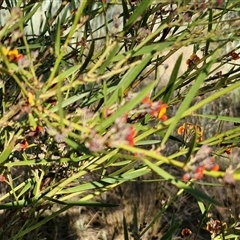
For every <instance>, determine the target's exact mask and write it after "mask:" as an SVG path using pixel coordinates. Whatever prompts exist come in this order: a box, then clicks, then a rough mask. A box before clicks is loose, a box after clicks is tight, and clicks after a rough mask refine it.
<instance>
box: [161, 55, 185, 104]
mask: <svg viewBox="0 0 240 240" xmlns="http://www.w3.org/2000/svg"><path fill="white" fill-rule="evenodd" d="M182 57H183V55H182V54H181V55H180V56H179V57H178V59H177V61H176V63H175V65H174V68H173V70H172V74H171V77H170V79H169V82H168V84H167V86H166V90H165V93H164V97H163V102H164V103H168V102H169V100H170V98H171V96H172V94H173V91H174V89H175V83H176V80H177V77H178V72H179V69H180V66H181V63H182Z"/></svg>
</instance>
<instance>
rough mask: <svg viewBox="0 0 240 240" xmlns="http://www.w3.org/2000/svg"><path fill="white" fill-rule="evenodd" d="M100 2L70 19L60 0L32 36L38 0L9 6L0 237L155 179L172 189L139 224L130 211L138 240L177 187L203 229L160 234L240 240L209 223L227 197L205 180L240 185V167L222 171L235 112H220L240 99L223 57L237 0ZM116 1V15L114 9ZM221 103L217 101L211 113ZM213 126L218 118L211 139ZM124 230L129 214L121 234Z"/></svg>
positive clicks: (233, 143) (21, 233) (21, 234)
mask: <svg viewBox="0 0 240 240" xmlns="http://www.w3.org/2000/svg"><path fill="white" fill-rule="evenodd" d="M25 2H26V1H25ZM94 2H95V1H91V0H89V1H81V3H80V5H79V6H75V4H74V2H72V5H71V6H72V7H73V9H72V12H71V13H72V14H70V15H69V14H68V13H67V11H68V10H67V8H66V4H67V3H66V2H63V3H62V4H61V5H59V8H58V10H57V11H55V13H52V12H51V11H49V12H47V13H46V22H45V24H44V26H43V27H42V28H41V31H40V33H39V34H38V35H35V34H34V35H33V36H29V32H27V31H24V29H25V26H26V25H27V24H30V22H31V18H32V17H33V16H34V13H35V12H36V11H37V9H38V8H39V7H41V5H42V4H43V3H37V4H34V3H32V2H31V1H29V2H27V3H22V1H12V2H10V1H5V3H6V9H5V10H6V11H9V12H10V13H11V14H10V18H9V19H8V21H6V23H5V25H4V26H2V28H1V30H0V39H1V44H0V52H1V66H0V69H1V94H0V96H1V118H0V126H1V130H0V134H1V138H0V139H1V141H0V148H1V154H0V164H1V182H2V183H1V186H2V196H1V198H0V200H1V205H0V207H1V209H5V210H4V211H6V212H5V216H6V217H3V220H2V222H1V226H2V227H4V229H5V230H4V233H2V236H1V238H2V239H4V238H6V239H25V238H26V237H28V238H30V237H31V238H34V239H37V236H38V231H37V230H38V229H39V228H40V227H41V226H43V225H44V224H46V223H47V222H48V221H50V220H52V219H57V217H58V216H60V214H61V213H63V212H65V211H66V210H68V209H70V208H71V207H73V206H87V207H99V208H103V207H115V206H116V204H115V203H114V204H113V203H111V202H109V201H100V198H99V197H98V196H101V195H103V194H104V193H107V192H110V191H111V190H112V189H114V188H116V187H118V186H120V185H122V184H124V183H126V182H130V181H135V180H137V179H142V180H143V181H144V180H146V179H145V176H147V175H148V174H149V173H151V172H154V173H155V176H154V178H155V180H158V181H162V180H165V181H166V182H168V183H170V184H172V185H173V186H175V187H177V189H178V191H177V192H176V194H175V195H174V196H172V198H171V199H170V200H169V201H168V202H167V203H166V204H165V205H164V208H163V209H162V210H161V211H159V213H157V214H156V216H155V217H153V218H152V221H151V222H150V223H148V224H144V227H143V226H141V227H140V229H139V226H138V223H137V208H135V210H134V214H133V215H134V216H133V227H132V228H131V231H132V236H133V238H134V239H140V238H142V237H143V235H144V234H145V233H146V232H147V230H148V229H149V228H151V227H152V226H153V225H154V223H155V222H156V221H157V220H158V219H160V218H161V216H162V215H163V214H164V212H165V211H167V209H168V208H169V207H170V206H171V205H172V204H173V203H174V201H176V199H177V198H178V197H179V196H180V195H181V194H182V193H183V192H186V193H188V194H191V195H193V196H194V197H195V198H196V199H197V201H198V204H199V209H200V211H201V212H202V215H201V218H200V219H199V221H200V222H199V223H198V227H195V228H196V229H194V227H190V226H189V227H188V228H184V229H181V231H180V232H179V228H181V227H180V223H179V221H177V220H174V218H173V219H172V222H171V225H170V226H169V229H168V231H166V232H165V234H164V235H163V236H162V238H161V239H172V238H173V237H174V236H176V235H177V234H180V233H181V235H182V237H189V235H191V236H192V235H194V234H195V235H201V233H200V231H199V229H200V228H205V229H206V230H205V231H207V233H206V234H207V235H206V236H205V239H208V238H210V235H211V236H212V237H213V238H214V239H224V238H228V239H229V238H234V237H235V238H237V237H238V233H237V232H236V229H235V225H236V222H237V219H234V223H232V222H230V223H228V225H227V224H226V223H223V222H222V221H221V219H215V218H213V217H212V218H211V217H210V216H208V213H209V212H210V208H211V206H212V205H216V206H222V203H221V202H220V201H219V200H218V199H213V198H212V196H211V195H208V194H206V193H204V192H202V191H201V190H200V189H199V188H198V185H202V184H204V183H208V182H209V181H210V182H211V179H214V178H216V179H219V183H218V184H220V185H221V186H230V187H235V186H236V184H237V181H238V180H239V179H240V177H239V174H238V171H239V170H238V169H239V165H238V164H236V161H235V160H234V159H232V164H227V166H223V165H224V164H223V163H224V162H226V159H231V158H230V157H229V156H228V155H227V154H228V153H230V152H231V151H233V149H234V148H235V147H239V139H240V138H239V136H240V127H239V123H240V119H239V115H236V116H232V115H231V116H229V115H230V114H229V112H227V113H228V114H225V112H224V111H222V110H224V109H227V110H228V111H229V109H230V110H232V111H234V110H235V109H234V108H233V106H231V105H232V104H230V103H229V100H228V99H233V100H231V101H232V102H233V104H235V105H237V104H239V100H238V96H239V95H238V94H239V93H238V90H237V89H238V88H239V86H240V82H239V73H238V72H239V66H238V63H237V60H238V59H239V54H238V47H236V48H235V47H234V48H231V49H229V44H230V43H231V42H232V41H236V40H237V39H238V37H239V36H238V31H239V26H238V21H237V20H239V19H238V18H239V17H238V16H234V17H235V19H233V18H230V19H229V18H228V14H230V13H234V12H235V11H237V10H238V2H237V1H231V2H226V3H224V2H223V1H176V2H175V3H174V4H173V3H172V1H165V2H158V1H153V0H149V1H127V0H122V1H120V2H119V3H116V2H115V1H99V2H98V3H94ZM116 4H118V5H121V6H122V13H121V12H117V13H116V12H114V13H112V12H111V11H109V10H107V9H108V8H111V9H112V10H113V11H114V8H115V7H116ZM119 9H121V8H119ZM108 14H109V15H108ZM96 19H97V20H96ZM94 21H95V22H94ZM96 21H99V22H97V24H96ZM101 21H103V22H101ZM121 21H122V22H121ZM121 24H123V28H122V29H121ZM228 24H231V29H230V28H229V27H227V26H228ZM32 26H33V29H32V30H34V23H33V25H32ZM100 30H101V31H100ZM79 31H80V35H79V33H78V34H77V32H79ZM98 31H100V33H99V32H98ZM81 34H82V36H81ZM185 46H192V48H193V51H192V54H190V55H189V56H188V59H187V61H186V63H185V62H183V54H181V55H179V56H178V58H177V60H176V61H175V62H170V64H171V65H172V66H170V67H172V72H171V73H170V74H169V79H167V81H166V82H165V84H161V85H159V79H160V78H161V76H163V75H164V73H165V72H164V71H168V66H167V65H164V66H165V70H164V71H162V72H160V71H161V66H162V65H163V64H164V63H166V61H167V60H169V59H171V56H172V55H173V54H174V53H177V51H179V50H181V49H182V48H183V47H185ZM223 49H224V50H223ZM226 49H227V50H226ZM200 53H201V54H200ZM182 64H184V65H185V66H186V68H187V69H186V71H184V72H183V73H182V74H181V73H180V70H181V65H182ZM233 92H234V93H233ZM233 96H237V97H235V98H236V100H234V98H233ZM218 99H222V100H221V101H220V103H221V104H222V107H221V106H220V105H219V108H218V107H217V108H215V110H214V109H213V111H212V110H211V108H214V106H216V100H218ZM226 99H227V100H226ZM224 100H225V105H224ZM220 107H221V108H222V109H220ZM235 111H236V110H235ZM206 119H212V122H210V123H214V124H211V129H210V130H209V131H207V130H206V129H205V127H206V126H207V124H206V125H205V123H206ZM203 124H204V125H203ZM208 124H209V122H208ZM232 158H233V156H232ZM225 165H226V164H225ZM173 169H175V170H176V169H178V171H177V173H176V171H173ZM175 173H176V174H175ZM207 176H210V178H209V177H207ZM152 180H153V179H152ZM51 209H53V210H52V211H51ZM127 224H129V223H127V222H126V220H125V218H124V220H123V229H124V237H125V239H129V236H128V235H129V231H128V229H127ZM198 228H199V229H198ZM34 234H35V235H34ZM32 236H34V237H32ZM40 237H41V236H40ZM39 239H40V238H39Z"/></svg>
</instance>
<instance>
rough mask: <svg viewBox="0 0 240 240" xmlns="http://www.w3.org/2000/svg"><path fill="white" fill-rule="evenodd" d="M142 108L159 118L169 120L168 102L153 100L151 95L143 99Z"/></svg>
mask: <svg viewBox="0 0 240 240" xmlns="http://www.w3.org/2000/svg"><path fill="white" fill-rule="evenodd" d="M141 110H143V112H145V113H148V114H150V115H151V116H152V117H154V118H157V119H159V120H162V121H166V120H167V115H166V112H167V104H163V103H162V101H152V100H151V99H150V97H149V96H147V97H145V98H144V99H143V100H142V105H141Z"/></svg>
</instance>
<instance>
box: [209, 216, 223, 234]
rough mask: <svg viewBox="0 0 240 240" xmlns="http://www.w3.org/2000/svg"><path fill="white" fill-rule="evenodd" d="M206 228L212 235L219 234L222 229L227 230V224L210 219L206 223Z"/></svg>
mask: <svg viewBox="0 0 240 240" xmlns="http://www.w3.org/2000/svg"><path fill="white" fill-rule="evenodd" d="M206 230H208V231H209V232H210V233H211V234H212V235H213V236H216V235H218V234H220V233H221V232H222V231H225V230H227V224H226V223H225V222H221V221H220V220H214V219H212V218H211V219H210V220H209V221H208V223H207V227H206Z"/></svg>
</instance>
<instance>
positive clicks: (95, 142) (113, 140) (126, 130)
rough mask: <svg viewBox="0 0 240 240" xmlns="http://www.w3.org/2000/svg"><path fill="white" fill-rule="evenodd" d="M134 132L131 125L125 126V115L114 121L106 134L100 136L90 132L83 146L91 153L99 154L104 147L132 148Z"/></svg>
mask: <svg viewBox="0 0 240 240" xmlns="http://www.w3.org/2000/svg"><path fill="white" fill-rule="evenodd" d="M135 135H136V130H135V128H134V126H133V125H129V124H127V115H126V116H124V117H119V118H117V119H116V121H115V123H114V124H113V126H112V127H111V128H110V129H109V130H108V132H107V134H105V135H104V136H101V135H100V134H98V133H97V132H96V131H94V130H93V131H92V132H91V134H90V136H89V137H88V139H87V140H86V142H85V146H86V147H88V148H89V149H90V151H92V152H100V151H102V150H104V148H105V147H117V146H118V145H119V144H128V145H130V146H134V144H135V140H134V138H135Z"/></svg>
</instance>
